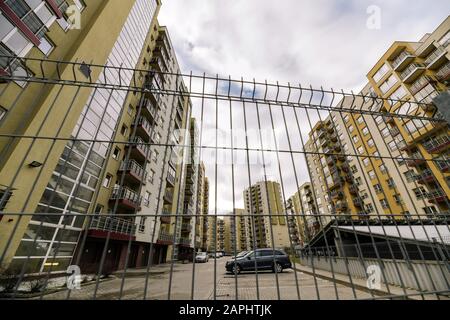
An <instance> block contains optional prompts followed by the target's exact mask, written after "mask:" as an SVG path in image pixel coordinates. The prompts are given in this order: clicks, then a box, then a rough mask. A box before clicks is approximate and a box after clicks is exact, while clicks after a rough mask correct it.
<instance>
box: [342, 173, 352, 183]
mask: <svg viewBox="0 0 450 320" xmlns="http://www.w3.org/2000/svg"><path fill="white" fill-rule="evenodd" d="M344 180H345V181H347V182H349V183H351V182H353V177H352V175H351V174H346V175H344Z"/></svg>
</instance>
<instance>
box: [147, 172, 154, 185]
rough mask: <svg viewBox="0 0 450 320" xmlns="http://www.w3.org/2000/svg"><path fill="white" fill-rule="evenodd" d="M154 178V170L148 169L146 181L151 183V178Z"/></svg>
mask: <svg viewBox="0 0 450 320" xmlns="http://www.w3.org/2000/svg"><path fill="white" fill-rule="evenodd" d="M154 178H155V171H154V170H150V172H149V174H148V181H149V182H150V183H153V179H154Z"/></svg>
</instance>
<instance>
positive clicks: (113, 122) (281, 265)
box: [0, 57, 450, 300]
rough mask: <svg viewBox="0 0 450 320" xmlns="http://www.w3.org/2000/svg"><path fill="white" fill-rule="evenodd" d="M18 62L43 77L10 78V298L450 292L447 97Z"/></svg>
mask: <svg viewBox="0 0 450 320" xmlns="http://www.w3.org/2000/svg"><path fill="white" fill-rule="evenodd" d="M3 59H9V57H3ZM16 63H17V61H16ZM20 63H21V64H23V66H24V68H27V66H32V69H33V70H40V72H35V73H34V74H32V75H31V74H29V75H26V76H18V75H15V76H10V75H3V76H2V78H1V79H2V82H3V84H1V85H0V99H1V100H2V101H3V102H2V105H3V104H4V107H5V108H6V109H8V114H7V115H6V116H5V117H4V119H3V120H2V122H1V123H0V124H1V127H0V146H1V149H0V155H1V156H0V184H1V187H2V189H1V193H0V212H1V215H0V217H1V220H0V230H1V234H2V235H1V237H0V242H1V243H0V253H1V256H0V266H1V273H2V275H1V285H0V287H1V290H2V297H4V298H30V299H240V300H245V299H292V300H297V299H300V300H303V299H305V300H308V299H397V298H403V299H407V298H411V299H448V295H449V281H450V276H449V264H448V258H449V251H448V250H449V239H450V238H449V237H450V233H449V227H448V221H449V219H448V217H449V214H448V210H449V192H450V189H449V186H448V176H449V173H448V167H449V163H450V160H449V159H448V145H449V144H450V143H449V138H448V124H447V122H446V121H445V120H444V119H443V118H442V116H440V113H439V112H438V111H437V108H436V106H435V105H434V104H433V100H432V98H433V97H434V92H432V93H430V94H429V95H428V96H426V97H423V98H422V99H421V100H420V101H417V99H407V100H404V101H402V100H395V99H382V98H379V97H378V96H377V94H376V93H375V92H374V91H373V90H363V91H362V92H360V93H345V92H343V91H335V90H325V89H322V88H320V89H314V88H312V87H302V86H301V85H299V84H295V85H294V84H279V83H278V82H276V83H270V82H267V81H264V82H257V81H256V80H251V81H248V80H244V79H232V78H231V77H228V78H227V77H220V76H218V75H217V76H206V75H205V74H203V75H194V74H171V73H164V72H155V71H149V70H137V69H126V68H120V67H116V66H103V65H93V64H86V63H84V62H80V63H78V62H61V61H51V60H38V59H31V58H29V59H22V60H21V61H20ZM9 65H12V63H10V64H9ZM10 74H13V73H12V72H11V73H10ZM17 84H20V86H17ZM15 110H18V111H17V112H15ZM23 110H26V112H23ZM19 111H20V113H19Z"/></svg>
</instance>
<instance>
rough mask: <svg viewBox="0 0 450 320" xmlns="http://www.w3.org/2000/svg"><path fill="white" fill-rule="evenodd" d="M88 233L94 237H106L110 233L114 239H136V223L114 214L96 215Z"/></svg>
mask: <svg viewBox="0 0 450 320" xmlns="http://www.w3.org/2000/svg"><path fill="white" fill-rule="evenodd" d="M88 230H89V231H88V234H89V236H90V237H94V238H106V237H107V236H108V233H109V237H110V239H113V240H130V239H131V240H135V235H136V224H135V223H134V222H132V221H130V220H126V219H121V218H117V217H114V216H107V215H99V216H94V217H93V218H92V220H91V223H90V224H89V227H88Z"/></svg>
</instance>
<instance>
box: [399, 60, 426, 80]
mask: <svg viewBox="0 0 450 320" xmlns="http://www.w3.org/2000/svg"><path fill="white" fill-rule="evenodd" d="M425 70H426V68H425V66H424V65H422V64H419V63H412V64H410V65H409V66H408V68H406V69H405V70H404V71H403V72H402V73H400V78H401V79H402V80H403V82H404V83H412V82H413V81H414V80H416V79H417V77H419V76H420V75H421V74H422V73H424V72H425Z"/></svg>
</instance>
